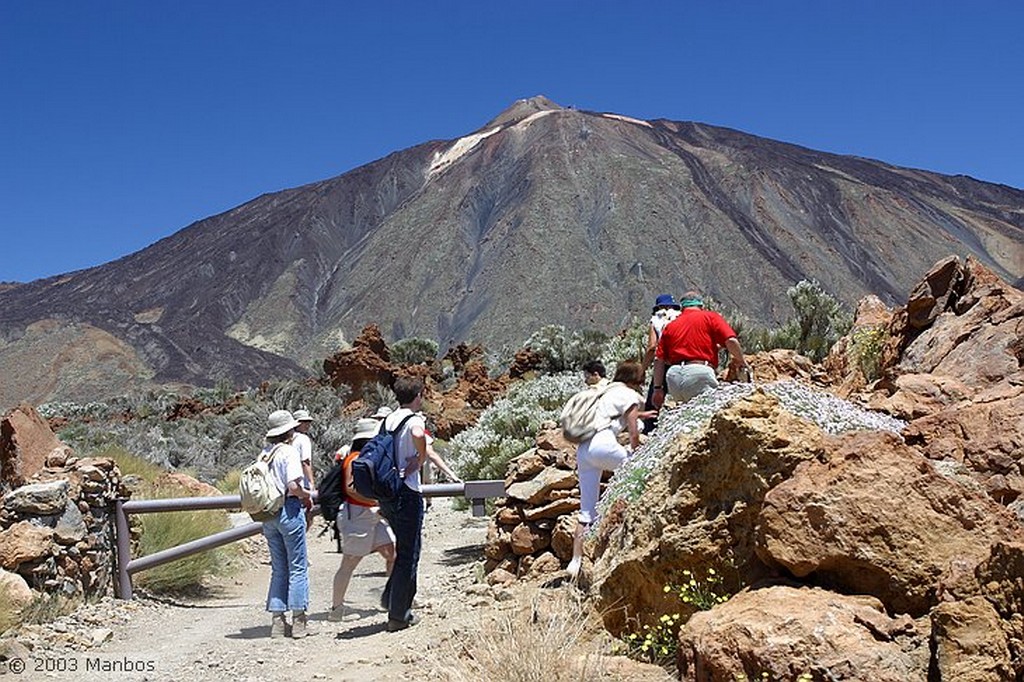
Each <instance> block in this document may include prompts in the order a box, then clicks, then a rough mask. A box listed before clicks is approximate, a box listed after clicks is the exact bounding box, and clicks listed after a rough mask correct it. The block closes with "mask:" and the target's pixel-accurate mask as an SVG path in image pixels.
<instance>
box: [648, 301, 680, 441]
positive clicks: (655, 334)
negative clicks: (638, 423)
mask: <svg viewBox="0 0 1024 682" xmlns="http://www.w3.org/2000/svg"><path fill="white" fill-rule="evenodd" d="M680 310H681V308H680V306H679V304H678V303H677V302H676V299H674V298H673V297H672V294H661V295H660V296H658V298H656V299H654V308H653V309H652V310H651V323H650V326H649V327H648V328H647V351H646V352H645V353H644V363H643V365H644V372H646V371H647V368H648V367H650V366H651V363H652V362H653V361H654V354H655V351H657V349H658V341H659V340H660V339H661V332H662V331H663V330H664V329H665V327H666V326H667V325H668V323H669V322H671V321H672V320H674V319H676V318H677V317H679V311H680ZM644 409H645V410H647V411H653V412H654V415H653V416H651V417H648V418H645V419H644V433H651V432H652V431H654V429H655V427H656V426H657V425H658V417H657V408H655V407H654V377H653V376H652V377H651V381H650V384H648V386H647V399H646V400H645V401H644Z"/></svg>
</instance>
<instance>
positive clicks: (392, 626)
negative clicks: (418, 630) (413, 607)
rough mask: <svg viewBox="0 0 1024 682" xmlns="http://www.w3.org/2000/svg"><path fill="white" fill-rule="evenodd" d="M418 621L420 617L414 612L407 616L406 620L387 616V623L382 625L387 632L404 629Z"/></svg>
mask: <svg viewBox="0 0 1024 682" xmlns="http://www.w3.org/2000/svg"><path fill="white" fill-rule="evenodd" d="M419 622H420V617H419V616H417V615H415V614H414V615H412V616H409V619H408V620H394V619H393V618H388V624H387V625H385V626H384V629H385V630H387V631H388V632H398V631H399V630H404V629H406V628H407V627H410V626H412V625H416V624H417V623H419Z"/></svg>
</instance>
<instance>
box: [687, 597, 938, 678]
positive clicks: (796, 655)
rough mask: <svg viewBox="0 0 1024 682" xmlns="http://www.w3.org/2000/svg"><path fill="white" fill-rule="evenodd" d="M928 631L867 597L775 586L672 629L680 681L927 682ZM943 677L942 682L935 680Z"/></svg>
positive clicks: (705, 613)
mask: <svg viewBox="0 0 1024 682" xmlns="http://www.w3.org/2000/svg"><path fill="white" fill-rule="evenodd" d="M929 658H930V651H929V643H928V634H927V630H926V629H925V630H924V631H922V630H921V629H920V628H919V627H918V626H917V624H916V623H915V622H914V621H912V620H911V619H909V618H907V617H902V618H890V617H889V616H887V615H886V614H885V611H884V610H883V608H882V604H881V603H880V602H879V601H878V600H877V599H873V598H871V597H865V596H844V595H839V594H835V593H833V592H829V591H827V590H823V589H819V588H811V587H804V588H795V587H789V586H782V585H776V586H773V587H767V588H764V589H752V590H747V591H744V592H741V593H739V594H737V595H736V596H734V597H733V598H732V599H730V600H729V601H727V602H725V603H724V604H721V605H719V606H716V607H715V608H713V609H711V610H710V611H701V612H699V613H697V614H695V615H694V616H693V617H692V618H690V620H689V621H687V622H686V624H685V625H684V626H683V627H682V629H681V630H680V632H679V649H678V661H677V664H678V667H679V672H680V679H683V680H700V681H701V682H734V681H735V680H737V679H746V680H761V679H770V680H796V679H798V678H799V676H800V675H808V674H809V675H810V676H811V678H810V679H814V680H871V681H872V682H887V681H891V682H906V681H907V680H925V679H929V678H928V664H929ZM943 679H944V678H943Z"/></svg>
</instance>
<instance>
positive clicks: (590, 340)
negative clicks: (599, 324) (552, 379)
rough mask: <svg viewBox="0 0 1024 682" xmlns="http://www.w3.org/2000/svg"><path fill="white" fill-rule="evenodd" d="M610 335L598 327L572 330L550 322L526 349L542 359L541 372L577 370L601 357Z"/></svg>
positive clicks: (530, 341) (531, 336)
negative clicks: (600, 330)
mask: <svg viewBox="0 0 1024 682" xmlns="http://www.w3.org/2000/svg"><path fill="white" fill-rule="evenodd" d="M607 341H608V335H607V334H605V333H603V332H599V331H596V330H592V329H591V330H583V331H572V332H570V331H569V330H567V329H566V328H565V326H563V325H560V324H549V325H547V326H544V327H541V328H540V329H538V330H537V331H535V332H534V333H533V334H532V335H530V338H529V339H527V341H526V343H525V344H523V345H524V346H525V347H526V348H530V349H531V350H534V351H536V352H537V353H539V354H540V356H541V357H542V358H543V365H542V366H541V371H544V372H547V373H549V374H554V373H556V372H565V371H570V370H577V369H579V368H581V367H582V366H583V365H584V364H585V363H587V362H589V361H590V360H595V359H597V358H600V357H601V355H602V354H603V353H604V351H605V344H606V343H607Z"/></svg>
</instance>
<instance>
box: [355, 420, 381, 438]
mask: <svg viewBox="0 0 1024 682" xmlns="http://www.w3.org/2000/svg"><path fill="white" fill-rule="evenodd" d="M378 431H380V422H379V421H378V420H376V419H372V418H370V417H363V418H362V419H359V420H357V421H356V432H355V433H354V434H352V440H360V439H362V438H373V437H374V436H376V435H377V432H378Z"/></svg>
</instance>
